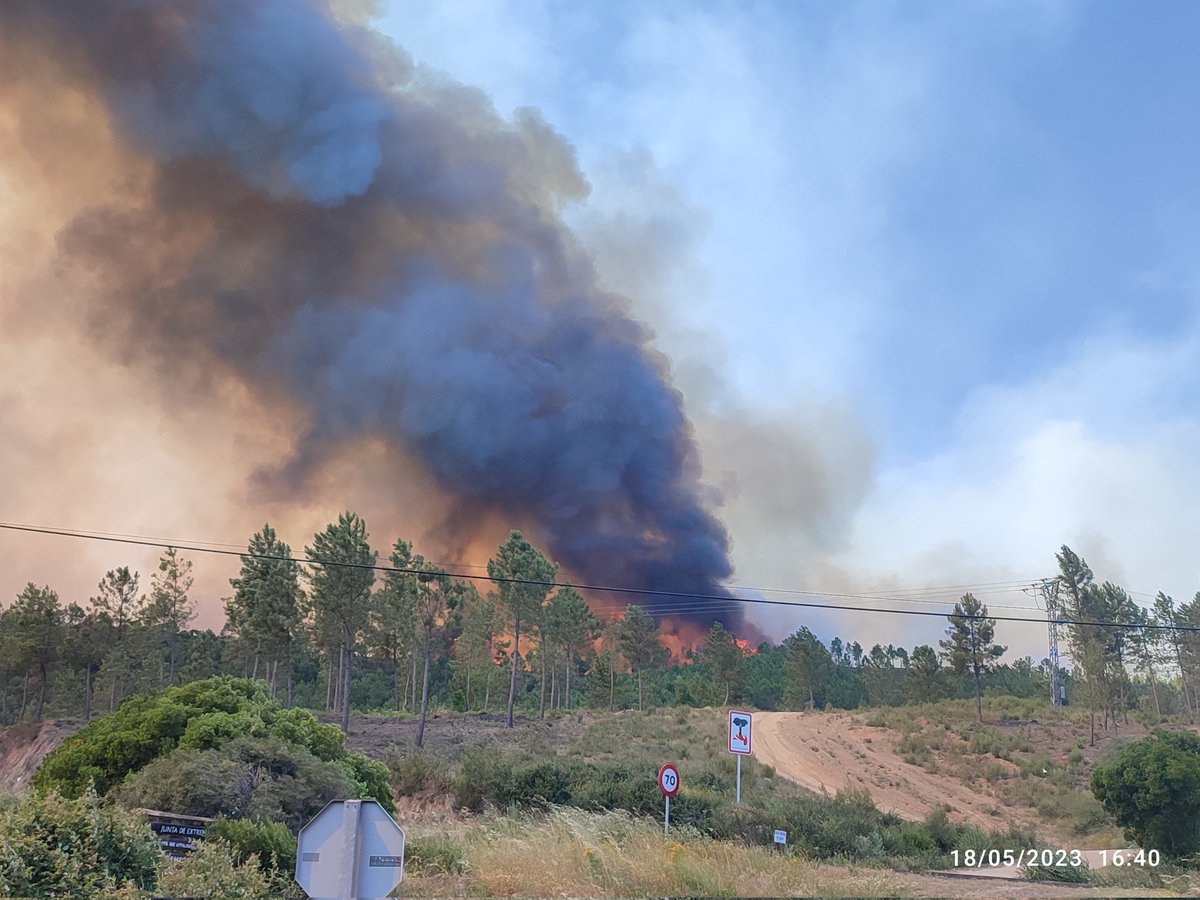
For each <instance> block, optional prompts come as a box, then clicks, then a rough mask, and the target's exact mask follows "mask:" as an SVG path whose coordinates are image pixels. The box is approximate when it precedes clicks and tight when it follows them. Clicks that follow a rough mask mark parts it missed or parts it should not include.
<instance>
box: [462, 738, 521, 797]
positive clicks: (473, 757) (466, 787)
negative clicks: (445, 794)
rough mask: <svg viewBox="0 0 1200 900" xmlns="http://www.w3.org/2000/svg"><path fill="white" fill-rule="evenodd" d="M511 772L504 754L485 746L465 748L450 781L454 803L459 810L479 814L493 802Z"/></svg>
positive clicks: (477, 745)
mask: <svg viewBox="0 0 1200 900" xmlns="http://www.w3.org/2000/svg"><path fill="white" fill-rule="evenodd" d="M511 772H512V767H511V765H510V764H509V763H508V762H507V761H506V760H505V758H504V755H503V754H502V753H500V752H499V751H497V750H495V749H494V748H492V747H489V746H487V745H486V744H476V745H475V746H473V747H468V748H467V750H466V752H465V753H464V754H463V756H462V759H461V760H460V761H459V764H458V770H457V771H456V772H455V773H454V778H453V779H452V780H451V782H450V786H451V789H452V790H453V792H454V803H455V805H456V806H458V807H460V808H461V809H468V810H471V811H472V812H480V811H481V810H482V809H483V808H484V806H486V805H487V804H488V803H493V804H494V803H496V798H497V797H498V796H499V794H500V792H501V790H503V789H504V788H503V786H504V785H505V784H506V783H507V781H508V779H509V777H510V775H511Z"/></svg>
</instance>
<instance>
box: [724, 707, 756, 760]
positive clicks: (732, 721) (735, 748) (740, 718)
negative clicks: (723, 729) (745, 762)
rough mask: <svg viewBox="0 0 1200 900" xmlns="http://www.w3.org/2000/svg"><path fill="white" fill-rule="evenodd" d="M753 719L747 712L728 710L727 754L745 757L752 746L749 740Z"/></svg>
mask: <svg viewBox="0 0 1200 900" xmlns="http://www.w3.org/2000/svg"><path fill="white" fill-rule="evenodd" d="M753 724H754V717H753V716H752V715H750V713H748V712H742V711H741V710H737V709H734V710H730V712H729V752H730V753H737V754H739V755H741V756H745V755H746V754H748V753H749V752H750V749H751V747H752V746H753V745H752V743H751V739H750V729H751V728H752V727H753Z"/></svg>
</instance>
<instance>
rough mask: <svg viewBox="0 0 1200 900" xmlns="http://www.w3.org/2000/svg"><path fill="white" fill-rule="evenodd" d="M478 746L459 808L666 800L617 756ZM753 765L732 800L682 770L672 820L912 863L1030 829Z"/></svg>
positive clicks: (821, 853)
mask: <svg viewBox="0 0 1200 900" xmlns="http://www.w3.org/2000/svg"><path fill="white" fill-rule="evenodd" d="M527 760H528V757H525V756H518V755H505V754H502V753H499V752H498V751H496V750H495V749H492V748H488V747H483V746H478V747H474V748H471V749H470V750H469V751H468V752H467V753H466V754H465V755H464V756H463V759H462V761H461V763H460V765H459V769H458V771H457V772H456V773H455V776H454V779H453V785H454V791H455V800H456V802H457V803H458V804H459V805H460V806H462V807H465V808H468V809H473V810H480V809H482V808H484V807H485V806H487V805H491V806H495V807H497V808H500V809H509V808H512V807H524V808H530V807H532V808H538V807H549V806H553V805H561V806H574V807H578V808H581V809H586V810H590V811H604V810H626V811H628V812H630V813H633V814H635V815H640V816H652V817H654V818H656V819H657V818H660V817H661V816H662V810H663V801H662V796H661V795H660V794H659V792H658V789H657V787H656V786H655V784H654V778H653V773H652V770H650V769H649V768H646V769H644V770H643V769H635V768H631V767H627V766H625V765H622V764H617V763H597V762H581V761H578V760H568V759H564V758H561V757H550V758H544V759H540V760H538V761H536V762H529V761H527ZM755 771H756V769H755V767H753V766H750V767H749V769H748V770H746V769H744V770H743V796H744V797H746V798H747V801H746V802H745V803H744V804H743V805H740V806H739V805H735V804H734V802H733V797H732V796H731V790H732V780H731V779H729V778H726V777H725V774H724V773H723V772H722V771H718V770H713V769H706V770H700V771H697V772H694V773H692V774H690V775H689V779H688V782H687V783H686V784H685V785H684V787H683V789H682V790H681V791H680V793H679V795H678V796H677V797H675V799H674V800H672V802H671V821H672V823H674V824H675V825H677V826H687V827H690V828H694V829H695V830H696V831H698V832H700V833H701V834H704V835H707V836H709V837H712V838H717V839H722V840H741V841H745V842H747V843H751V844H758V845H761V846H769V845H771V843H772V836H773V832H774V830H775V829H777V828H782V829H784V830H786V831H788V833H789V835H791V840H792V841H793V842H794V844H795V846H797V847H798V848H802V849H803V851H804V852H805V853H806V854H808V855H810V856H812V857H814V858H818V859H831V858H847V859H854V860H859V861H874V862H883V861H886V860H896V859H901V860H904V861H905V863H906V864H908V865H909V866H912V867H924V866H933V865H944V864H946V862H947V859H946V854H948V853H949V851H951V850H954V849H966V848H968V847H969V848H974V849H985V848H989V847H1006V846H1007V847H1013V848H1017V847H1025V846H1031V845H1032V842H1033V837H1032V836H1031V835H1027V834H1023V833H1019V832H1012V833H1007V834H999V833H997V834H988V833H985V832H983V831H981V830H979V829H977V828H973V827H970V826H962V825H955V824H954V823H952V822H951V821H950V820H949V818H948V817H947V816H946V813H945V810H938V811H936V812H935V813H933V814H932V815H931V816H930V817H929V818H928V819H927V820H926V821H925V822H923V823H916V822H905V821H904V820H902V819H900V818H899V817H897V816H894V815H890V814H887V813H882V812H880V811H879V810H878V809H876V807H875V805H874V803H873V802H872V800H871V797H870V795H869V794H867V793H866V792H865V791H841V792H839V793H838V794H837V795H836V796H834V797H828V796H820V795H816V794H812V793H809V792H807V791H790V792H789V791H779V790H777V789H773V788H767V789H765V790H762V791H756V790H755V789H754V774H753V773H754V772H755Z"/></svg>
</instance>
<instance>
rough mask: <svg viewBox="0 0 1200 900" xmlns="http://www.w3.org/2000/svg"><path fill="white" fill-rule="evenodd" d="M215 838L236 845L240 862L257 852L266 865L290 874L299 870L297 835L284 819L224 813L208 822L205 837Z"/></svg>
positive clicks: (235, 853)
mask: <svg viewBox="0 0 1200 900" xmlns="http://www.w3.org/2000/svg"><path fill="white" fill-rule="evenodd" d="M214 838H220V839H221V840H223V841H225V842H226V843H228V844H229V846H230V847H231V848H233V853H234V859H235V861H236V862H237V863H238V864H239V865H241V864H243V863H245V862H246V860H247V859H248V858H249V857H250V856H256V857H257V858H258V862H259V865H261V866H262V867H263V868H265V869H268V870H271V871H275V872H279V873H281V874H283V875H286V876H287V877H288V878H291V877H292V874H293V873H294V872H295V871H296V835H294V834H293V833H292V831H291V830H290V829H289V828H288V827H287V825H285V824H283V823H282V822H255V821H253V820H251V819H226V818H224V817H221V818H218V819H216V820H215V821H213V822H211V823H209V826H208V832H207V835H206V840H209V841H211V840H213V839H214Z"/></svg>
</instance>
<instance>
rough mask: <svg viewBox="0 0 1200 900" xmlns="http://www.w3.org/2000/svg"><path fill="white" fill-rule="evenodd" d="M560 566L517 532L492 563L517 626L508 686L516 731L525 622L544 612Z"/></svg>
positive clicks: (493, 574) (510, 717) (490, 571)
mask: <svg viewBox="0 0 1200 900" xmlns="http://www.w3.org/2000/svg"><path fill="white" fill-rule="evenodd" d="M557 572H558V566H557V565H556V564H555V563H552V562H550V560H548V559H547V558H546V557H545V556H544V555H543V554H542V552H541V551H540V550H538V549H537V548H536V547H534V546H533V544H531V543H529V541H527V540H526V539H525V538H524V536H522V534H521V532H519V531H513V532H512V533H510V534H509V536H508V540H507V541H505V542H504V543H503V544H501V545H500V548H499V549H498V550H497V551H496V557H495V559H490V560H488V577H489V578H492V579H494V580H495V581H496V590H497V591H498V592H499V595H500V601H501V602H502V603H503V604H504V606H505V608H506V609H507V610H508V613H509V616H510V617H511V619H512V623H513V647H512V672H511V675H510V678H509V683H508V711H507V717H506V720H505V721H506V724H507V727H509V728H512V727H513V705H514V704H515V703H516V699H517V663H518V660H519V659H520V656H521V620H522V619H523V618H524V619H525V620H526V621H528V620H529V619H530V618H531V617H534V616H536V615H537V614H538V613H539V612H541V608H542V604H543V603H544V602H545V600H546V596H547V595H548V594H549V593H550V589H551V588H552V587H553V586H554V585H553V582H554V576H555V574H556V573H557Z"/></svg>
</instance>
